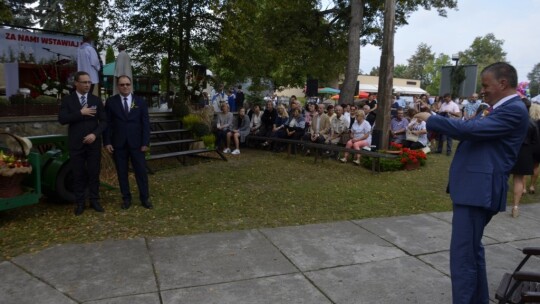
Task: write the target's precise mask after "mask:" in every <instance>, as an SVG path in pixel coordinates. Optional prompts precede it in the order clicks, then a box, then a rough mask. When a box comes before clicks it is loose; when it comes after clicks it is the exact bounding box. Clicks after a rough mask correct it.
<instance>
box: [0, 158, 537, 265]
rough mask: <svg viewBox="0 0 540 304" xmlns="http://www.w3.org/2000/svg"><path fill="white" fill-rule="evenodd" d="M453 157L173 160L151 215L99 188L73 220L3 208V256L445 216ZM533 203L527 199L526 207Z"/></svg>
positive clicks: (44, 205)
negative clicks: (390, 161)
mask: <svg viewBox="0 0 540 304" xmlns="http://www.w3.org/2000/svg"><path fill="white" fill-rule="evenodd" d="M450 160H451V158H450V157H447V156H446V155H429V156H428V162H427V165H426V166H425V167H422V168H421V169H420V170H417V171H399V172H384V173H381V174H372V173H371V171H369V170H367V169H364V168H360V167H357V166H354V165H352V164H351V163H348V164H341V163H338V162H336V161H335V160H325V161H324V162H323V163H320V162H319V163H317V164H314V162H313V158H312V157H304V156H300V155H298V156H291V157H287V155H286V154H284V153H281V154H274V153H270V152H266V151H260V150H249V149H243V150H242V154H241V155H240V156H229V161H228V162H224V161H222V160H219V159H217V158H216V159H214V160H211V161H203V162H201V163H200V164H197V165H193V166H182V165H179V164H174V166H173V168H170V169H162V170H160V171H158V172H157V173H156V174H155V175H151V176H150V183H151V185H150V191H151V200H152V202H153V204H154V206H155V208H154V209H153V210H146V209H143V208H142V207H141V206H140V205H139V204H136V203H138V202H137V201H136V200H134V204H133V207H132V208H131V209H129V210H121V209H120V201H121V199H120V194H119V190H112V191H105V190H104V191H103V192H102V204H103V206H104V207H105V209H106V212H105V213H104V214H100V213H96V212H94V211H93V210H89V209H87V210H86V211H85V213H84V214H83V215H82V216H80V217H75V216H74V215H73V206H72V205H69V204H59V203H56V202H53V201H49V200H43V202H41V203H39V204H36V205H33V206H28V207H22V208H18V209H13V210H8V211H4V212H0V244H1V247H0V248H1V254H2V256H3V257H4V258H10V257H13V256H17V255H20V254H22V253H27V252H33V251H37V250H41V249H43V248H46V247H49V246H52V245H55V244H61V243H66V242H92V241H98V240H104V239H128V238H135V237H156V236H172V235H181V234H192V233H202V232H215V231H227V230H238V229H251V228H262V227H277V226H288V225H302V224H309V223H321V222H330V221H342V220H351V219H362V218H371V217H388V216H397V215H407V214H415V213H425V212H434V211H435V212H436V211H448V210H451V202H450V199H449V197H448V195H447V194H446V193H445V189H446V183H447V174H448V166H449V163H450ZM150 165H151V166H152V165H153V163H150ZM134 184H135V183H134V182H133V180H132V187H134ZM510 197H511V193H510V194H509V198H510ZM134 198H137V194H135V195H134ZM535 199H536V200H537V198H536V197H535V196H532V195H527V196H526V197H525V198H524V200H523V202H525V203H527V202H530V201H535ZM510 201H511V200H510Z"/></svg>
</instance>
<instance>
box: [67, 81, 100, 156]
mask: <svg viewBox="0 0 540 304" xmlns="http://www.w3.org/2000/svg"><path fill="white" fill-rule="evenodd" d="M86 96H87V105H88V107H93V106H95V107H96V110H97V112H96V115H95V116H84V115H82V114H81V109H82V107H81V102H80V101H79V97H78V96H77V93H76V92H73V93H71V94H70V95H66V96H64V98H62V104H61V105H60V111H59V113H58V121H59V122H60V123H61V124H62V125H66V124H69V127H68V147H69V149H70V150H77V149H81V148H83V146H84V144H83V138H84V137H85V136H86V135H88V134H90V133H93V134H94V135H96V141H95V142H94V143H93V144H101V134H102V133H103V131H104V130H105V128H106V126H107V121H106V113H105V109H104V107H103V103H102V102H101V100H100V99H99V98H98V97H97V96H94V95H92V94H91V93H88V94H86Z"/></svg>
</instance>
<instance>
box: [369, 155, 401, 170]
mask: <svg viewBox="0 0 540 304" xmlns="http://www.w3.org/2000/svg"><path fill="white" fill-rule="evenodd" d="M360 162H361V164H362V166H363V167H365V168H368V169H370V170H371V164H372V162H373V159H372V158H371V157H369V156H362V158H360ZM379 164H380V165H381V172H388V171H400V170H403V164H402V163H401V161H400V160H399V158H394V159H387V158H381V159H379Z"/></svg>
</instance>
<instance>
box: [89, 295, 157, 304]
mask: <svg viewBox="0 0 540 304" xmlns="http://www.w3.org/2000/svg"><path fill="white" fill-rule="evenodd" d="M84 304H161V302H160V300H159V294H157V293H147V294H141V295H133V296H125V297H118V298H109V299H103V300H97V301H90V302H85V303H84Z"/></svg>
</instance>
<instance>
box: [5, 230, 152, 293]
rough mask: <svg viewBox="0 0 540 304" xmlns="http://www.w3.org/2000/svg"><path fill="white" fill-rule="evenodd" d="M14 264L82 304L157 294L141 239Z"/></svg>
mask: <svg viewBox="0 0 540 304" xmlns="http://www.w3.org/2000/svg"><path fill="white" fill-rule="evenodd" d="M13 262H14V263H15V264H17V265H19V266H21V267H23V268H24V269H26V270H27V271H28V272H30V273H32V274H33V275H35V276H36V277H39V278H40V279H42V280H43V281H45V282H47V283H49V284H50V285H52V286H54V287H55V288H56V289H58V290H59V291H61V292H62V293H65V294H68V295H70V296H71V297H73V298H74V299H76V300H77V301H81V302H85V301H91V300H99V299H106V298H111V297H119V296H124V295H131V294H141V293H149V292H156V291H157V286H156V279H155V276H154V273H153V269H152V262H151V260H150V256H149V255H148V252H147V250H146V243H145V240H144V239H133V240H114V241H113V240H111V241H104V242H98V243H91V244H68V245H61V246H55V247H52V248H48V249H45V250H43V251H41V252H39V253H35V254H28V255H23V256H20V257H16V258H14V259H13Z"/></svg>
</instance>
